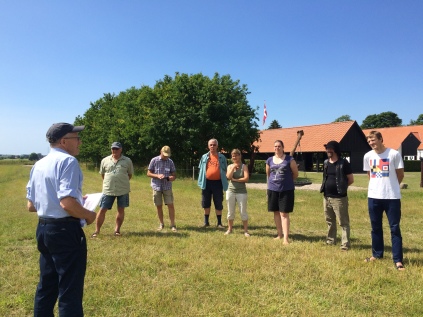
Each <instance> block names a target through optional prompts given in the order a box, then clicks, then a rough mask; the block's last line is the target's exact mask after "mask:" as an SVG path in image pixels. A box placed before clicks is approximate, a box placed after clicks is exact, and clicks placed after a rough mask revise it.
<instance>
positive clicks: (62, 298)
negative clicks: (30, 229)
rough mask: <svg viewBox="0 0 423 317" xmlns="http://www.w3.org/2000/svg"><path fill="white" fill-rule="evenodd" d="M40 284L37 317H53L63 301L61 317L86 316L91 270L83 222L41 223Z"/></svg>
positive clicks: (35, 302) (36, 298)
mask: <svg viewBox="0 0 423 317" xmlns="http://www.w3.org/2000/svg"><path fill="white" fill-rule="evenodd" d="M36 238H37V247H38V250H39V251H40V281H39V283H38V286H37V291H36V293H35V301H34V316H36V317H51V316H54V315H53V309H54V305H55V304H56V301H57V298H59V316H60V317H64V316H69V317H70V316H72V317H81V316H84V313H83V309H82V297H83V290H84V278H85V271H86V266H87V241H86V239H85V234H84V231H83V230H82V228H81V225H80V223H79V221H75V222H57V223H47V224H42V223H39V224H38V227H37V236H36Z"/></svg>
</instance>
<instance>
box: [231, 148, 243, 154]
mask: <svg viewBox="0 0 423 317" xmlns="http://www.w3.org/2000/svg"><path fill="white" fill-rule="evenodd" d="M233 154H238V155H241V151H240V150H238V149H233V150H232V151H231V155H233Z"/></svg>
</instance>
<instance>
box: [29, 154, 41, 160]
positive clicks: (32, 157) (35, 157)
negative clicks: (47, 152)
mask: <svg viewBox="0 0 423 317" xmlns="http://www.w3.org/2000/svg"><path fill="white" fill-rule="evenodd" d="M28 159H29V160H30V161H38V159H39V158H38V154H37V153H35V152H32V153H31V154H29V158H28Z"/></svg>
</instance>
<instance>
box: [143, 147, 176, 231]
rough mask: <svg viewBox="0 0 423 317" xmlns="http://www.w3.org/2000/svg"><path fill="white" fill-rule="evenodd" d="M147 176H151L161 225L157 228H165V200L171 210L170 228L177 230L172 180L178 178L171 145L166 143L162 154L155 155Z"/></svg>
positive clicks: (154, 199)
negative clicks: (171, 153) (171, 154)
mask: <svg viewBox="0 0 423 317" xmlns="http://www.w3.org/2000/svg"><path fill="white" fill-rule="evenodd" d="M147 176H149V177H151V187H152V188H153V201H154V205H155V206H156V208H157V216H158V217H159V221H160V225H159V227H158V228H157V230H159V231H160V230H163V228H164V221H163V200H164V203H165V205H167V208H168V210H169V219H170V228H171V230H172V231H174V232H176V225H175V206H174V204H173V192H172V182H173V181H174V180H175V179H176V169H175V164H173V161H172V160H171V159H170V147H168V146H167V145H165V146H164V147H162V149H161V151H160V155H159V156H156V157H154V158H153V159H152V160H151V161H150V165H148V171H147Z"/></svg>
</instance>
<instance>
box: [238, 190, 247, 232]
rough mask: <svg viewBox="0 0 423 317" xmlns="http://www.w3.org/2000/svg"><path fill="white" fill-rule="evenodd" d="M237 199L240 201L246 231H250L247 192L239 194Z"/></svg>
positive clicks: (240, 210)
mask: <svg viewBox="0 0 423 317" xmlns="http://www.w3.org/2000/svg"><path fill="white" fill-rule="evenodd" d="M236 199H237V201H238V206H239V212H240V214H241V220H242V225H243V227H244V233H248V213H247V194H237V195H236Z"/></svg>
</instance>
